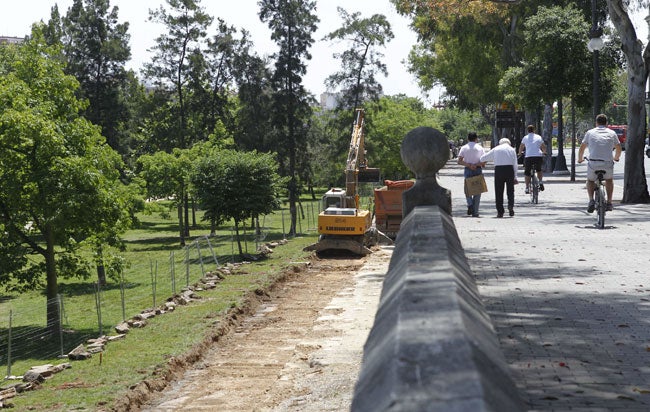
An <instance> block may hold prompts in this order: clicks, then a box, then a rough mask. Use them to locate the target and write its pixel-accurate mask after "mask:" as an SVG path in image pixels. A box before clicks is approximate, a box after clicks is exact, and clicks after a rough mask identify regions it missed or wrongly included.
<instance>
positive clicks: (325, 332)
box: [142, 247, 392, 411]
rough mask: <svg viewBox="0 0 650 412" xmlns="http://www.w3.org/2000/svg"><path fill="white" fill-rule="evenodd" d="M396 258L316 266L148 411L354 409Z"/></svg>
mask: <svg viewBox="0 0 650 412" xmlns="http://www.w3.org/2000/svg"><path fill="white" fill-rule="evenodd" d="M391 253H392V248H390V247H383V248H381V249H377V250H376V251H374V252H373V253H372V254H371V255H369V256H367V257H364V258H353V259H341V258H338V259H334V258H330V259H320V260H317V261H315V262H314V263H313V264H312V265H311V266H310V267H309V269H308V270H306V271H305V272H302V273H300V274H299V275H297V276H295V277H293V278H292V279H290V280H289V281H287V282H286V283H284V284H282V285H281V287H278V288H276V290H275V291H274V292H272V295H271V296H269V298H268V299H267V300H266V301H265V302H264V303H263V304H262V305H261V306H260V307H259V308H258V310H257V312H256V313H255V314H254V315H253V316H251V317H250V318H248V319H246V320H245V321H243V322H242V324H241V325H240V326H239V327H238V328H237V329H236V330H235V331H234V332H233V333H231V334H229V335H227V336H226V337H224V338H223V339H222V340H220V341H219V342H217V343H215V346H214V347H213V348H212V349H211V350H210V351H209V352H208V353H207V354H206V356H205V357H204V359H203V361H200V362H199V363H198V364H197V365H196V366H195V367H194V368H193V369H191V370H189V371H187V372H186V373H185V375H184V377H183V378H182V379H181V380H179V381H178V382H175V383H173V384H171V385H170V387H168V388H167V390H165V391H164V392H162V393H161V394H159V395H157V396H156V397H155V400H154V401H153V402H152V403H151V404H150V405H148V406H147V407H145V408H143V409H142V410H143V411H178V410H183V411H199V410H200V411H206V410H210V411H212V410H214V411H341V410H349V408H350V402H351V400H352V393H353V390H354V384H355V382H356V379H357V375H358V373H359V366H360V363H361V357H362V351H363V344H364V343H365V341H366V338H367V335H368V332H369V330H370V328H371V326H372V322H373V319H374V315H375V311H376V307H377V302H378V300H379V294H380V292H381V283H382V281H383V278H384V275H385V274H386V271H387V268H388V262H389V260H390V256H391Z"/></svg>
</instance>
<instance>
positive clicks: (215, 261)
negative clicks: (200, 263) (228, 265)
mask: <svg viewBox="0 0 650 412" xmlns="http://www.w3.org/2000/svg"><path fill="white" fill-rule="evenodd" d="M205 240H206V241H207V242H208V247H209V248H210V253H212V259H214V264H215V265H217V267H219V261H218V260H217V255H216V254H215V253H214V249H213V248H212V243H210V237H209V236H208V235H205Z"/></svg>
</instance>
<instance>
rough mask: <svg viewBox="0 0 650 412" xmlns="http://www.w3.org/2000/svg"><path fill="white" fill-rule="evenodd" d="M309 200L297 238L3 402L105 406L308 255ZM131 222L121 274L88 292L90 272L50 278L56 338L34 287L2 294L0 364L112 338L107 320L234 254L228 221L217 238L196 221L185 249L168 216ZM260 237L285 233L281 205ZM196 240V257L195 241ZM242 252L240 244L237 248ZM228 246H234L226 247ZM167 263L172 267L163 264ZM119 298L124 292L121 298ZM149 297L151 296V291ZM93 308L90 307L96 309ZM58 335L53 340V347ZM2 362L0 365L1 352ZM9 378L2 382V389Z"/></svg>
mask: <svg viewBox="0 0 650 412" xmlns="http://www.w3.org/2000/svg"><path fill="white" fill-rule="evenodd" d="M317 209H318V208H317V206H316V205H314V206H313V207H311V206H309V205H307V204H303V210H304V212H305V214H304V218H303V216H301V220H300V225H299V227H298V229H299V230H298V232H299V233H300V235H299V236H297V237H294V238H291V239H288V240H289V242H288V243H287V244H286V245H282V246H279V247H277V248H276V249H275V250H274V252H273V253H272V254H271V255H270V256H269V258H268V259H265V260H261V261H257V262H253V263H248V264H245V265H244V266H243V269H244V270H243V272H242V273H239V274H236V275H232V276H226V279H224V280H223V281H222V282H221V283H220V284H219V286H218V287H217V288H216V289H213V290H210V291H204V292H201V296H202V297H203V299H201V300H199V301H195V302H192V303H191V304H190V305H187V306H181V307H178V308H177V310H175V311H174V312H172V313H169V314H165V315H162V316H158V317H156V318H154V319H153V320H151V321H150V323H149V324H148V326H147V327H145V328H143V329H137V330H132V331H131V332H129V333H128V335H127V336H126V339H124V340H121V341H116V342H111V343H110V344H109V345H108V346H107V349H106V351H105V352H104V354H103V355H102V356H101V359H100V357H99V356H97V355H95V356H94V357H93V358H92V359H90V360H87V361H75V362H73V363H72V368H71V369H68V370H65V371H63V372H61V373H58V374H57V375H55V376H54V377H53V378H51V379H48V380H47V381H46V382H45V383H44V385H43V386H42V388H40V389H38V390H35V391H30V392H26V393H23V394H20V395H19V396H17V397H16V398H13V399H12V400H11V401H10V402H12V403H13V404H14V405H15V407H16V408H17V409H18V410H61V411H63V410H65V411H69V410H95V409H97V408H101V407H102V405H105V407H110V405H112V404H113V402H114V400H115V399H119V398H120V397H122V396H123V395H124V394H125V393H126V391H127V390H128V388H129V387H130V386H132V385H134V384H136V383H138V382H140V381H142V380H143V379H146V378H147V377H150V376H151V375H152V373H153V372H154V371H155V370H156V369H157V368H159V367H160V366H161V365H164V364H165V363H166V361H167V360H168V359H169V358H170V357H172V356H175V355H179V354H182V353H185V352H186V351H187V350H188V349H190V348H191V347H192V346H194V345H196V344H197V343H199V342H200V341H201V340H202V339H203V337H204V336H206V335H207V334H208V333H209V332H210V328H211V327H212V326H213V325H214V324H215V322H216V321H217V320H218V319H219V317H221V316H223V315H224V314H225V312H226V311H227V310H228V309H229V308H231V307H234V306H237V305H239V304H240V303H241V302H242V299H243V297H244V295H245V294H246V293H247V292H249V291H251V290H254V289H257V288H260V287H266V286H268V285H269V284H271V283H273V281H274V280H275V279H276V277H277V276H278V275H279V274H281V273H282V272H283V271H285V270H286V269H287V267H289V266H290V265H292V263H293V262H298V261H305V260H306V259H307V258H308V256H309V253H307V252H303V251H302V248H303V247H304V246H306V245H308V244H310V243H313V242H315V241H316V239H317V233H316V231H315V226H316V224H315V215H314V214H313V213H315V214H316V215H317V213H318V210H317ZM140 219H141V223H142V224H141V225H140V227H139V228H138V229H136V230H132V231H130V232H128V233H127V234H126V235H125V240H126V241H127V250H126V252H124V253H123V254H122V256H123V258H124V259H125V261H126V262H128V263H129V265H128V267H127V269H125V270H124V272H123V280H122V281H120V279H117V278H116V279H109V282H108V285H106V287H104V288H102V290H101V291H100V292H97V288H96V279H95V278H92V279H86V280H80V279H72V278H70V279H64V278H61V279H60V280H59V287H60V294H61V297H62V301H63V313H64V316H63V327H64V333H63V336H62V338H63V339H59V338H57V337H55V338H48V337H46V335H44V334H43V333H42V332H43V331H44V330H45V318H46V316H45V315H46V311H45V308H46V302H45V296H44V294H43V293H42V291H34V292H28V293H22V294H5V295H3V296H2V298H1V301H0V302H1V303H0V367H5V368H7V371H6V372H5V373H7V372H9V371H10V373H11V374H12V375H22V374H23V373H24V372H25V371H26V370H27V369H29V367H31V366H34V365H43V364H48V363H50V364H58V363H62V362H65V361H67V359H58V355H60V354H61V353H64V354H66V353H67V352H68V351H69V350H70V349H72V348H73V347H75V346H76V345H77V344H78V343H79V342H83V341H85V340H86V339H88V338H96V337H98V336H99V335H100V333H99V331H100V323H99V319H100V318H101V329H102V332H103V334H106V335H114V334H115V332H114V330H113V328H114V326H115V325H117V324H118V323H120V322H121V321H122V320H123V317H124V316H123V305H122V302H124V313H125V317H126V318H130V317H132V316H133V315H135V314H137V313H139V312H140V311H141V310H142V309H145V308H149V307H153V306H154V300H155V303H156V305H157V306H159V305H160V304H161V303H163V302H164V301H165V300H166V299H167V298H168V297H170V296H172V294H173V291H174V290H175V291H176V292H180V291H181V289H182V288H183V287H184V286H186V285H187V284H188V283H189V284H193V283H195V282H196V281H197V280H199V279H200V278H201V277H202V275H203V273H205V272H208V271H211V270H214V269H215V268H216V267H217V264H216V263H215V257H216V260H217V262H218V265H219V266H222V265H224V264H226V263H228V262H233V261H237V260H239V256H238V248H237V246H236V244H235V245H233V240H234V239H233V233H232V230H231V227H229V226H226V227H221V228H219V231H218V233H217V236H215V237H210V238H209V243H208V240H207V239H206V235H209V229H208V228H207V226H206V225H199V226H198V227H197V228H196V229H194V230H193V231H192V232H191V238H190V239H189V240H188V242H187V248H186V249H183V248H181V247H180V245H179V241H178V235H177V225H176V222H175V220H174V219H172V218H164V217H161V216H160V215H158V214H152V215H142V216H140ZM260 223H261V225H262V226H263V227H264V228H265V229H264V230H263V234H264V241H265V242H268V241H272V240H279V239H282V238H284V235H283V233H284V232H286V231H288V227H289V226H288V225H289V215H288V212H287V211H286V210H284V211H283V212H280V211H279V212H277V213H275V214H273V215H271V216H267V217H265V218H264V219H263V220H261V222H260ZM246 235H247V239H248V242H247V243H246V245H245V246H243V247H244V248H245V249H246V250H247V251H248V253H250V254H254V252H255V248H256V242H255V238H254V236H253V233H252V232H251V230H250V229H249V230H247V232H246ZM197 243H198V244H199V245H200V246H201V252H200V253H201V254H200V255H199V251H198V248H197ZM246 250H245V251H246ZM233 252H234V253H233ZM172 262H173V264H172ZM122 295H124V299H122ZM154 296H155V297H154ZM98 308H99V309H98ZM10 321H11V326H12V328H11V334H12V339H11V341H12V348H11V352H8V348H7V342H8V336H7V335H8V329H9V322H10ZM61 341H63V344H61ZM9 353H11V366H10V368H9V367H8V362H7V361H8V360H9V356H8V354H9ZM12 382H13V381H5V383H4V385H3V386H8V385H9V384H11V383H12Z"/></svg>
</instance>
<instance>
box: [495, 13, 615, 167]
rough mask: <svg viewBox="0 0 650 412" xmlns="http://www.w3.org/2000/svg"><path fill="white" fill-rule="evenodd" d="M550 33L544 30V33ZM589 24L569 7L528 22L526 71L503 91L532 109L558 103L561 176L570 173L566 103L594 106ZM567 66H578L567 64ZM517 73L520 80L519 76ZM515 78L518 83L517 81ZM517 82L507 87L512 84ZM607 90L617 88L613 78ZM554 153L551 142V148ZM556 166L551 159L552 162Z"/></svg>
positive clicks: (525, 31) (608, 79) (508, 78)
mask: <svg viewBox="0 0 650 412" xmlns="http://www.w3.org/2000/svg"><path fill="white" fill-rule="evenodd" d="M540 27H544V30H539V28H540ZM588 33H589V23H587V21H586V20H585V19H584V15H583V13H582V12H581V11H580V10H578V9H577V8H575V7H573V6H572V5H569V6H567V7H559V6H554V7H540V8H539V9H538V10H537V13H536V14H534V15H532V16H530V17H529V18H528V19H526V22H525V23H524V29H523V31H522V34H523V37H524V39H525V42H526V44H527V45H528V46H527V47H526V48H525V49H524V53H523V59H522V60H523V61H522V64H521V67H516V68H511V69H509V73H508V74H506V75H505V76H504V80H503V81H502V83H501V84H502V85H504V86H505V88H507V89H510V95H511V96H512V95H518V96H521V97H520V98H519V99H517V100H518V101H521V102H524V103H525V105H526V107H533V108H534V107H538V106H539V105H540V103H544V104H548V105H549V106H550V105H552V104H553V102H558V153H557V159H556V162H555V171H556V172H564V171H567V172H568V170H567V165H566V158H565V156H564V150H563V149H564V133H563V116H562V108H563V105H562V99H563V98H565V97H570V98H571V99H572V100H574V101H578V102H583V104H584V103H589V104H590V103H591V76H588V75H585V73H591V72H592V71H593V67H592V64H591V56H590V55H589V51H588V50H587V48H586V47H585V44H586V43H587V40H588V38H587V34H588ZM567 61H570V62H572V64H566V62H567ZM513 73H514V74H515V75H514V76H513ZM515 77H518V78H517V79H516V80H515ZM508 81H509V82H512V83H511V85H510V86H507V83H506V82H508ZM602 83H603V85H605V86H607V85H608V84H611V77H610V76H603V77H602ZM604 89H606V90H607V92H604V96H603V97H604V98H605V99H608V98H609V90H611V87H604ZM546 144H547V146H548V147H550V145H549V144H550V142H547V143H546ZM549 160H550V159H549Z"/></svg>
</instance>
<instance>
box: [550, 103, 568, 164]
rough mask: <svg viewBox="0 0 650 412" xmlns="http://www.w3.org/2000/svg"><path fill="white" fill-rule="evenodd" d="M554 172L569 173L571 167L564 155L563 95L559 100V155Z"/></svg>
mask: <svg viewBox="0 0 650 412" xmlns="http://www.w3.org/2000/svg"><path fill="white" fill-rule="evenodd" d="M553 174H557V175H565V174H569V169H567V167H566V157H564V103H563V102H562V98H561V97H560V99H558V102H557V157H556V158H555V167H554V168H553Z"/></svg>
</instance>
